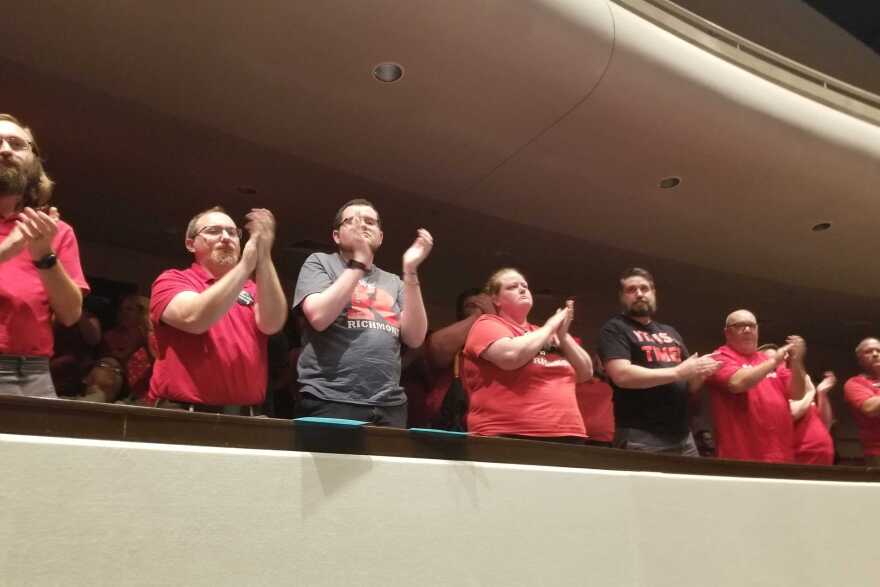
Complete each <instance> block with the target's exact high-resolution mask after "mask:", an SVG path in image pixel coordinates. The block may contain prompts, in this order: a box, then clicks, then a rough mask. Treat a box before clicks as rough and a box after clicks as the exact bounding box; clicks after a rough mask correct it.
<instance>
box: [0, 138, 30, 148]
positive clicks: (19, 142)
mask: <svg viewBox="0 0 880 587" xmlns="http://www.w3.org/2000/svg"><path fill="white" fill-rule="evenodd" d="M3 143H6V144H7V145H9V148H10V149H12V150H13V151H30V150H31V148H32V147H31V142H30V141H29V140H27V139H23V138H21V137H19V136H15V135H0V147H2V146H3Z"/></svg>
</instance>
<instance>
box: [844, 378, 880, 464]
mask: <svg viewBox="0 0 880 587" xmlns="http://www.w3.org/2000/svg"><path fill="white" fill-rule="evenodd" d="M843 394H844V396H845V397H846V401H847V403H849V405H850V407H851V408H852V415H853V420H855V422H856V426H858V428H859V436H860V437H861V438H862V450H863V451H864V453H865V455H868V456H874V455H880V417H874V418H872V417H871V416H868V415H866V414H864V413H862V404H863V403H865V400H867V399H870V398H872V397H874V396H876V395H880V381H878V380H875V379H871V378H869V377H868V376H867V375H856V376H855V377H851V378H850V379H849V380H847V382H846V385H844V386H843Z"/></svg>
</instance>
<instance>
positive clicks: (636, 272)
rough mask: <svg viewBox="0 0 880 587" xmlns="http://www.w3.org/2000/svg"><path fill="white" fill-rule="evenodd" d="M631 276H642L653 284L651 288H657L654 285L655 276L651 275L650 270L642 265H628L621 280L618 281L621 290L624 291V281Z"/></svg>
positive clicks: (621, 275)
mask: <svg viewBox="0 0 880 587" xmlns="http://www.w3.org/2000/svg"><path fill="white" fill-rule="evenodd" d="M630 277H642V278H644V279H645V280H646V281H647V282H648V283H650V284H651V289H657V287H656V286H655V285H654V276H653V275H651V272H650V271H648V270H647V269H642V268H641V267H628V268H627V269H624V270H623V273H621V274H620V281H619V282H618V283H619V284H620V291H623V282H624V281H625V280H627V279H629V278H630Z"/></svg>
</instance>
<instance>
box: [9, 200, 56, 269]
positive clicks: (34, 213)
mask: <svg viewBox="0 0 880 587" xmlns="http://www.w3.org/2000/svg"><path fill="white" fill-rule="evenodd" d="M59 218H60V216H59V214H58V209H57V208H54V207H53V208H50V209H49V211H48V213H47V212H43V211H41V210H34V209H33V208H31V207H26V208H24V209H23V210H22V211H21V213H20V214H19V216H18V220H16V221H15V231H18V235H17V238H20V239H21V240H20V241H19V242H18V243H16V244H14V245H13V246H17V247H20V248H19V249H18V250H21V248H23V247H25V246H26V247H27V248H28V250H29V251H30V254H31V258H32V259H33V260H35V261H37V260H39V259H42V258H43V257H45V256H46V255H48V254H50V253H51V252H52V240H53V239H54V238H55V235H56V234H58V220H59ZM15 231H13V232H15ZM10 238H16V235H14V234H13V235H10Z"/></svg>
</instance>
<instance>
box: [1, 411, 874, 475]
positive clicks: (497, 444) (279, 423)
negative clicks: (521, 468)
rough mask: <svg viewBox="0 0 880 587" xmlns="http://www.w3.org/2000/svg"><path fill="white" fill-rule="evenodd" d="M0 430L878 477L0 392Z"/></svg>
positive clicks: (526, 461) (583, 464) (682, 470)
mask: <svg viewBox="0 0 880 587" xmlns="http://www.w3.org/2000/svg"><path fill="white" fill-rule="evenodd" d="M0 433H5V434H19V435H36V436H54V437H67V438H86V439H98V440H116V441H128V442H148V443H163V444H181V445H195V446H215V447H228V448H250V449H266V450H281V451H307V452H320V453H338V454H356V455H376V456H390V457H412V458H423V459H445V460H462V461H476V462H488V463H508V464H523V465H542V466H554V467H574V468H585V469H604V470H616V471H651V472H658V473H675V474H686V475H713V476H727V477H758V478H773V479H801V480H818V481H851V482H852V481H861V482H880V469H874V468H866V467H841V466H835V467H821V466H803V465H773V464H766V463H753V462H739V461H726V460H720V459H709V458H689V457H676V456H664V455H650V454H645V453H638V452H633V451H624V450H617V449H610V448H597V447H589V446H583V447H582V446H572V445H563V444H556V443H548V442H536V441H526V440H515V439H507V438H486V437H477V436H447V435H434V434H424V433H417V432H413V431H409V430H401V429H394V428H382V427H373V426H364V427H360V428H340V427H334V426H323V425H315V424H303V423H299V422H291V421H290V420H279V419H274V418H245V417H240V416H225V415H216V414H202V413H190V412H183V411H176V410H163V409H156V408H147V407H138V406H127V405H116V404H94V403H87V402H80V401H71V400H61V399H57V400H55V399H41V398H28V397H18V396H0Z"/></svg>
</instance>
